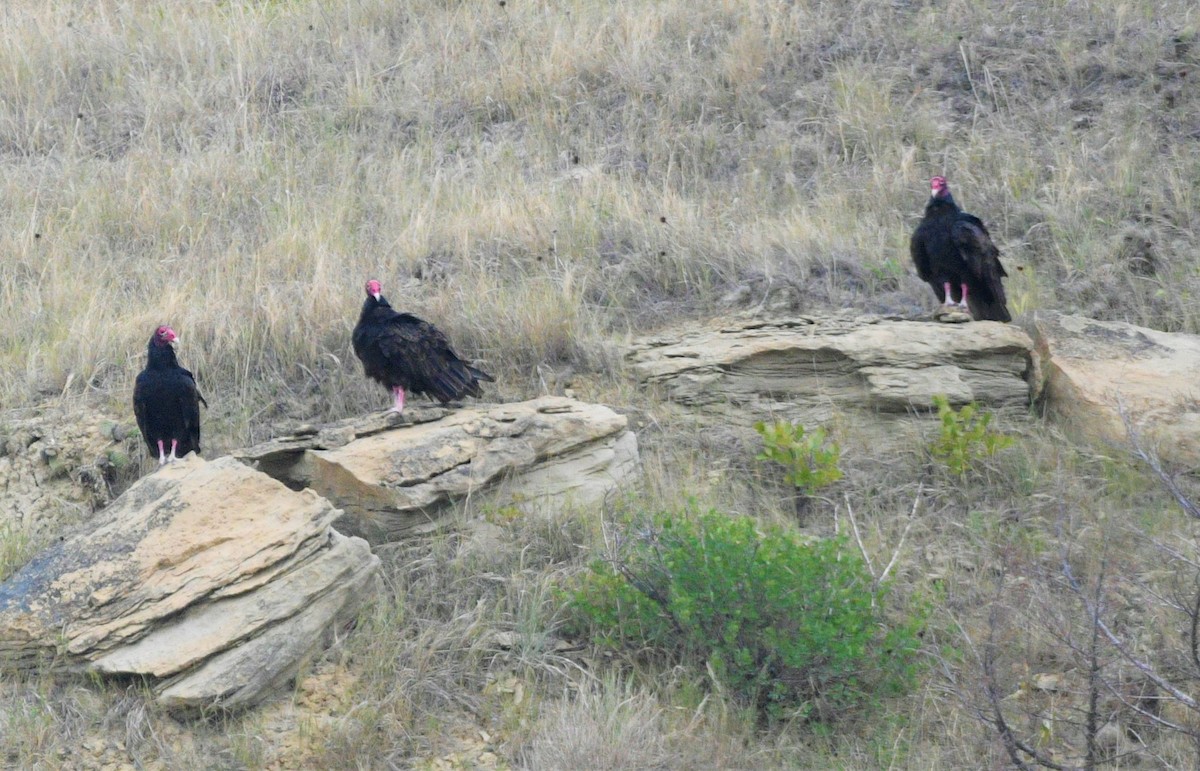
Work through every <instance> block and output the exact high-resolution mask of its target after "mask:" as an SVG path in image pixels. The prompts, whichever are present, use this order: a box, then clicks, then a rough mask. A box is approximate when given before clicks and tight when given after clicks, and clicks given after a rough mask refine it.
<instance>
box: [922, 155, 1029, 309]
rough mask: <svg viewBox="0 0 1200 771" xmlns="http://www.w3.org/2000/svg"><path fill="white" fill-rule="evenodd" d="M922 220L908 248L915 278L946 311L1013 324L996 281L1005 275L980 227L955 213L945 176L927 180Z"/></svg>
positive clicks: (976, 220) (974, 220)
mask: <svg viewBox="0 0 1200 771" xmlns="http://www.w3.org/2000/svg"><path fill="white" fill-rule="evenodd" d="M929 186H930V191H931V193H930V197H929V202H928V203H927V204H925V217H924V218H923V219H922V220H921V223H920V224H919V225H917V229H916V231H914V232H913V235H912V241H911V242H910V243H909V249H910V251H911V253H912V259H913V263H914V264H915V265H916V266H917V275H918V276H920V277H921V280H923V281H925V282H927V283H928V284H929V285H930V286H931V287H933V293H934V294H936V295H937V297H938V300H940V301H941V302H942V304H943V305H944V306H946V307H952V308H961V309H963V310H969V311H970V313H971V316H972V318H974V319H976V320H979V321H983V320H991V321H1012V316H1010V315H1009V313H1008V306H1007V300H1006V299H1005V297H1004V284H1003V283H1002V282H1001V280H1002V279H1003V278H1004V277H1005V276H1007V275H1008V274H1007V273H1005V272H1004V266H1003V265H1001V264H1000V250H999V249H997V248H996V245H995V244H994V243H992V237H991V235H990V234H989V233H988V231H987V228H986V227H984V225H983V222H982V221H981V220H980V219H979V218H978V217H975V216H972V215H970V214H967V213H966V212H964V211H963V210H962V209H960V208H958V204H957V203H955V202H954V196H952V195H951V194H950V186H949V185H948V184H946V178H945V177H934V178H933V179H931V180H930V181H929Z"/></svg>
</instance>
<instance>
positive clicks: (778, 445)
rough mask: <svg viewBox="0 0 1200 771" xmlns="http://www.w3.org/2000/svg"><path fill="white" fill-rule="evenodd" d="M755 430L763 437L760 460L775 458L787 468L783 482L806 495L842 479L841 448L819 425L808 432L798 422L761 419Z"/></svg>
mask: <svg viewBox="0 0 1200 771" xmlns="http://www.w3.org/2000/svg"><path fill="white" fill-rule="evenodd" d="M754 430H755V431H757V432H758V434H759V436H761V437H762V440H763V449H762V452H760V453H759V454H758V459H759V460H769V461H774V462H776V463H778V464H780V465H781V466H783V467H784V469H785V470H786V471H785V474H784V481H786V482H787V483H788V484H789V485H794V486H795V487H796V488H797V489H798V490H800V491H801V492H802V493H804V494H806V495H812V494H813V493H815V492H817V491H818V490H820V489H821V488H823V487H826V486H828V485H831V484H833V483H834V482H836V481H838V480H839V479H841V478H842V470H841V469H840V468H838V459H840V458H841V456H842V448H841V447H839V446H838V444H837V442H834V441H832V440H830V439H829V438H828V437H827V436H826V434H825V429H824V428H823V427H821V426H818V427H816V428H814V429H812V430H810V431H806V430H805V428H804V426H802V425H800V424H799V423H789V422H787V421H783V420H780V421H776V422H775V423H772V424H767V423H764V422H763V421H761V420H760V421H758V422H757V423H755V424H754Z"/></svg>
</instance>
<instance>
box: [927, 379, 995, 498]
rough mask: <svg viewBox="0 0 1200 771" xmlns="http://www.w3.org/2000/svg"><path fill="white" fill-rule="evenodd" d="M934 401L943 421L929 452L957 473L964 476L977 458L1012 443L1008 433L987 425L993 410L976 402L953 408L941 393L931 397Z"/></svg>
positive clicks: (986, 455)
mask: <svg viewBox="0 0 1200 771" xmlns="http://www.w3.org/2000/svg"><path fill="white" fill-rule="evenodd" d="M933 404H934V406H935V407H937V411H938V417H939V418H940V419H941V421H942V430H941V434H940V435H939V436H938V438H937V439H936V440H935V441H934V443H933V445H932V446H931V447H930V448H929V449H930V453H931V454H932V455H933V457H934V458H936V459H937V460H939V461H941V462H942V463H943V464H945V465H946V468H948V469H950V471H951V472H952V473H953V474H955V475H956V476H959V477H963V476H966V474H967V472H968V471H970V470H971V468H972V467H973V466H974V465H975V463H976V462H977V461H979V460H980V459H982V458H987V457H990V456H992V455H995V454H996V453H997V452H999V451H1000V450H1003V449H1004V448H1005V447H1008V446H1009V445H1011V444H1012V443H1013V440H1012V437H1011V436H1005V435H1004V434H1001V433H998V432H996V431H993V430H992V429H991V428H990V426H991V422H992V414H991V413H990V412H987V411H980V410H979V407H978V405H976V404H967V405H964V406H963V407H962V408H961V409H958V410H955V409H954V408H953V407H951V406H950V400H949V399H947V398H946V397H945V396H942V395H940V394H939V395H937V396H934V397H933Z"/></svg>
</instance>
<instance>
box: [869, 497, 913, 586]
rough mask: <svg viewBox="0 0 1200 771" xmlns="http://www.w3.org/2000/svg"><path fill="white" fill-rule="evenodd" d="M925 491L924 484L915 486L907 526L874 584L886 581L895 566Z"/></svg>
mask: <svg viewBox="0 0 1200 771" xmlns="http://www.w3.org/2000/svg"><path fill="white" fill-rule="evenodd" d="M924 489H925V483H924V482H920V483H918V484H917V494H916V496H915V497H914V498H913V505H912V511H910V512H908V524H906V525H905V526H904V532H903V533H901V534H900V542H899V543H897V544H896V548H895V550H894V551H893V552H892V558H891V559H890V560H888V564H887V566H886V567H884V569H883V572H882V573H880V574H879V578H878V579H877V580H876V582H875V583H876V584H882V583H883V582H884V581H886V580H887V577H888V573H891V572H892V568H893V567H894V566H895V564H896V558H898V557H899V556H900V550H901V549H902V548H904V539H905V538H907V537H908V531H909V530H911V529H912V526H913V522H915V521H916V519H917V506H918V505H919V504H920V503H921V492H922V491H923V490H924Z"/></svg>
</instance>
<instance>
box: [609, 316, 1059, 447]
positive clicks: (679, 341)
mask: <svg viewBox="0 0 1200 771" xmlns="http://www.w3.org/2000/svg"><path fill="white" fill-rule="evenodd" d="M628 360H629V361H630V363H631V364H632V366H633V370H634V372H635V373H636V375H637V377H638V379H639V381H640V382H641V383H642V384H644V385H647V386H651V387H655V388H659V389H661V391H662V393H663V395H664V396H665V397H666V398H667V399H669V400H670V401H671V402H672V403H674V404H676V405H682V406H684V407H685V408H687V409H688V410H689V411H692V412H695V413H699V414H701V415H705V414H707V415H714V416H719V417H721V418H723V419H724V418H727V417H729V416H730V415H735V414H736V415H742V414H748V415H749V416H751V417H756V418H757V417H764V418H765V417H768V416H775V417H786V418H788V419H792V420H800V421H802V422H805V423H808V424H812V423H824V422H826V421H828V420H830V419H831V418H833V417H834V415H835V414H842V415H844V414H853V413H858V414H859V415H862V416H866V417H870V418H872V419H875V418H877V417H879V416H901V415H909V414H912V413H913V411H914V410H915V411H918V412H920V411H927V410H928V409H929V408H930V404H931V400H932V397H933V396H934V395H936V394H944V395H945V396H947V397H948V398H949V400H950V402H951V403H952V404H966V403H968V402H979V403H981V404H984V405H987V406H989V407H992V408H1006V407H1018V408H1025V407H1027V406H1028V405H1029V403H1030V400H1031V399H1032V398H1033V395H1034V394H1033V389H1034V387H1035V385H1036V384H1037V382H1038V378H1037V376H1036V369H1037V364H1036V360H1035V356H1034V352H1033V342H1032V341H1031V340H1030V339H1029V336H1028V335H1027V334H1026V333H1025V332H1024V331H1023V330H1022V329H1020V328H1019V327H1016V326H1013V325H1010V324H1001V323H998V322H993V321H982V322H975V323H968V324H943V323H935V322H928V321H908V320H899V319H885V318H880V317H877V316H858V315H851V314H839V315H832V316H822V317H817V316H796V317H788V318H775V319H761V318H754V317H741V318H734V319H725V320H720V321H717V322H711V323H708V324H703V325H696V326H691V327H685V328H683V329H678V330H672V331H669V332H665V333H660V334H657V335H654V336H651V337H646V338H643V339H641V340H637V341H635V342H634V344H633V346H632V347H631V349H630V351H629V353H628Z"/></svg>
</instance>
